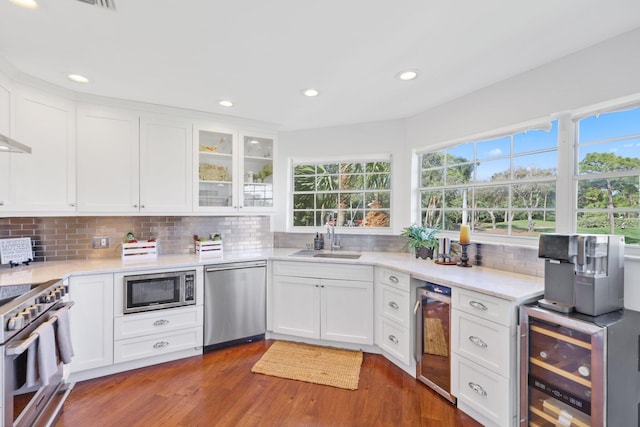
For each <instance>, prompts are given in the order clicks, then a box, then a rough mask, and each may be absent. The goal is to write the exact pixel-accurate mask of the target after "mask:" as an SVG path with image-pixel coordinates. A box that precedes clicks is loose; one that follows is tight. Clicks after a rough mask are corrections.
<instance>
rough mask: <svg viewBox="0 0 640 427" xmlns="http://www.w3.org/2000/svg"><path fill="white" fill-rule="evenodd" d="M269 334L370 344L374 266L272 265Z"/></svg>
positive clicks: (275, 263)
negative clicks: (270, 332)
mask: <svg viewBox="0 0 640 427" xmlns="http://www.w3.org/2000/svg"><path fill="white" fill-rule="evenodd" d="M273 269H274V274H273V277H272V285H271V310H272V311H271V313H272V314H271V316H272V322H271V323H272V330H273V332H276V333H280V334H286V335H291V336H297V337H303V338H313V339H322V340H330V341H339V342H347V343H354V344H373V267H370V266H362V265H345V264H325V263H322V264H320V263H305V262H288V261H274V263H273Z"/></svg>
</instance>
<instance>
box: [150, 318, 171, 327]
mask: <svg viewBox="0 0 640 427" xmlns="http://www.w3.org/2000/svg"><path fill="white" fill-rule="evenodd" d="M168 324H169V321H168V320H165V319H160V320H156V321H155V322H153V326H164V325H168Z"/></svg>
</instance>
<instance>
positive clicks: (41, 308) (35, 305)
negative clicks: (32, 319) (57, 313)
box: [31, 303, 44, 313]
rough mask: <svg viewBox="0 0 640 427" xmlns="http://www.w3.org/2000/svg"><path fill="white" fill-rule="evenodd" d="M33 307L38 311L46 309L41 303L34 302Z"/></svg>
mask: <svg viewBox="0 0 640 427" xmlns="http://www.w3.org/2000/svg"><path fill="white" fill-rule="evenodd" d="M31 308H35V309H36V313H42V310H43V309H44V307H43V306H42V304H40V303H35V304H33V305H32V306H31Z"/></svg>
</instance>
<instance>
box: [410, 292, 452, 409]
mask: <svg viewBox="0 0 640 427" xmlns="http://www.w3.org/2000/svg"><path fill="white" fill-rule="evenodd" d="M417 299H418V301H417V303H416V343H415V359H416V378H417V379H418V380H420V381H422V382H423V383H425V384H427V385H428V386H429V387H431V388H432V389H434V390H435V391H436V392H438V393H439V394H440V395H442V396H443V397H445V398H446V399H447V400H449V401H450V402H452V403H454V404H455V403H456V398H455V397H454V396H453V395H452V394H451V339H450V337H451V335H450V328H451V288H448V287H446V286H441V285H436V284H434V283H429V282H424V286H422V287H419V288H417Z"/></svg>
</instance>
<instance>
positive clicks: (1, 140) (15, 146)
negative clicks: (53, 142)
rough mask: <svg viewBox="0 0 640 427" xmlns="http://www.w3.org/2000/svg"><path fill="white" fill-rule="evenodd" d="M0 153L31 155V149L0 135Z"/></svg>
mask: <svg viewBox="0 0 640 427" xmlns="http://www.w3.org/2000/svg"><path fill="white" fill-rule="evenodd" d="M0 153H27V154H31V147H29V146H27V145H24V144H21V143H19V142H18V141H15V140H13V139H11V138H9V137H8V136H4V135H2V134H1V133H0Z"/></svg>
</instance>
